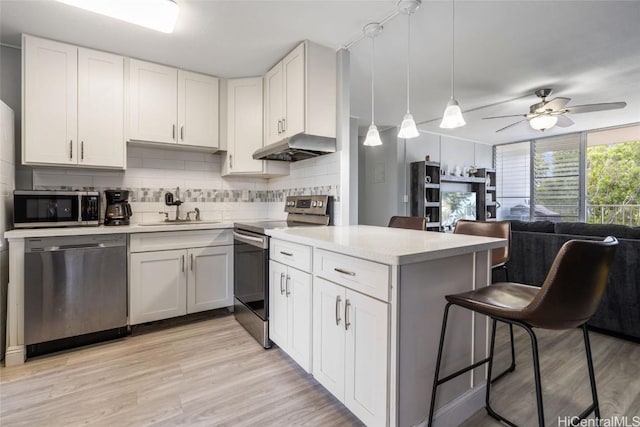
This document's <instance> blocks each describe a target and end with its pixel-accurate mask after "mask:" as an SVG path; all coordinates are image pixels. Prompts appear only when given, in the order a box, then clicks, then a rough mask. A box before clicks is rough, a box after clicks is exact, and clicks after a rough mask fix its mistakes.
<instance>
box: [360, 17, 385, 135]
mask: <svg viewBox="0 0 640 427" xmlns="http://www.w3.org/2000/svg"><path fill="white" fill-rule="evenodd" d="M362 31H363V32H364V35H365V36H367V37H370V38H371V126H369V130H368V131H367V137H366V138H365V139H364V145H367V146H370V147H374V146H376V145H382V140H380V133H379V132H378V128H377V127H376V125H375V121H374V111H375V97H374V87H375V52H376V43H375V38H376V36H378V35H379V34H380V33H381V32H382V25H380V24H379V23H377V22H372V23H369V24H367V25H365V26H364V28H363V29H362Z"/></svg>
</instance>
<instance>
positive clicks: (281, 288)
mask: <svg viewBox="0 0 640 427" xmlns="http://www.w3.org/2000/svg"><path fill="white" fill-rule="evenodd" d="M269 271H270V280H269V338H270V339H271V340H272V341H273V342H275V343H276V344H278V346H280V348H281V349H282V350H284V351H285V352H286V353H287V354H288V355H289V356H291V358H292V359H293V360H295V361H296V362H297V363H298V365H300V366H301V367H302V369H304V370H305V371H307V372H310V370H311V297H312V292H311V289H312V286H311V274H310V273H305V272H303V271H300V270H297V269H295V268H292V267H288V266H285V265H283V264H280V263H279V262H275V261H270V262H269Z"/></svg>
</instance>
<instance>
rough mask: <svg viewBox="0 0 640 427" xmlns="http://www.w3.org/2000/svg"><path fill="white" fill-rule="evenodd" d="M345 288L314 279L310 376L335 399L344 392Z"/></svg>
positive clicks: (342, 395)
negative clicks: (311, 373) (311, 371)
mask: <svg viewBox="0 0 640 427" xmlns="http://www.w3.org/2000/svg"><path fill="white" fill-rule="evenodd" d="M344 309H345V289H344V288H343V287H342V286H338V285H334V284H333V283H331V282H327V281H326V280H323V279H320V278H317V277H316V278H315V279H314V282H313V365H312V367H313V376H314V377H315V378H316V380H318V382H319V383H320V384H322V385H323V386H324V387H325V388H326V389H327V390H329V391H330V392H331V394H333V395H334V396H335V397H336V398H337V399H339V400H340V401H344V392H345V323H344Z"/></svg>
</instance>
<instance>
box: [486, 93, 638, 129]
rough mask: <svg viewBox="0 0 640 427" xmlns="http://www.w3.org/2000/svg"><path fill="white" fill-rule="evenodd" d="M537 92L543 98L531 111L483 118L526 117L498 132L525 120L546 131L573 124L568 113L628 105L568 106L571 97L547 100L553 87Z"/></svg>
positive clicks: (614, 103) (610, 103)
mask: <svg viewBox="0 0 640 427" xmlns="http://www.w3.org/2000/svg"><path fill="white" fill-rule="evenodd" d="M535 94H536V96H538V97H539V98H540V99H541V101H540V102H537V103H535V104H533V105H532V106H530V107H529V113H527V114H514V115H510V116H495V117H485V118H484V119H483V120H487V119H501V118H505V117H524V119H522V120H519V121H517V122H515V123H511V124H510V125H508V126H505V127H503V128H501V129H498V130H497V131H496V132H501V131H503V130H505V129H508V128H510V127H512V126H516V125H518V124H521V123H524V122H529V126H531V128H533V129H535V130H539V131H542V132H544V131H545V130H547V129H551V128H552V127H554V126H556V125H557V126H560V127H563V128H566V127H569V126H571V125H572V124H573V123H574V122H573V120H571V119H570V118H569V117H567V116H566V114H567V113H571V114H578V113H591V112H593V111H604V110H616V109H618V108H624V107H626V106H627V103H626V102H607V103H602V104H585V105H575V106H573V107H567V106H566V105H567V104H568V103H569V101H571V98H561V97H558V98H553V99H552V100H551V101H547V96H549V95H551V89H538V90H536V91H535Z"/></svg>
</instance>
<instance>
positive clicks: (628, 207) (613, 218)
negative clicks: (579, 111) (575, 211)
mask: <svg viewBox="0 0 640 427" xmlns="http://www.w3.org/2000/svg"><path fill="white" fill-rule="evenodd" d="M586 185H587V191H586V193H587V215H586V219H587V222H590V223H597V224H624V225H629V226H639V225H640V126H629V127H625V128H618V129H610V130H604V131H598V132H589V133H588V134H587V179H586Z"/></svg>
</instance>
